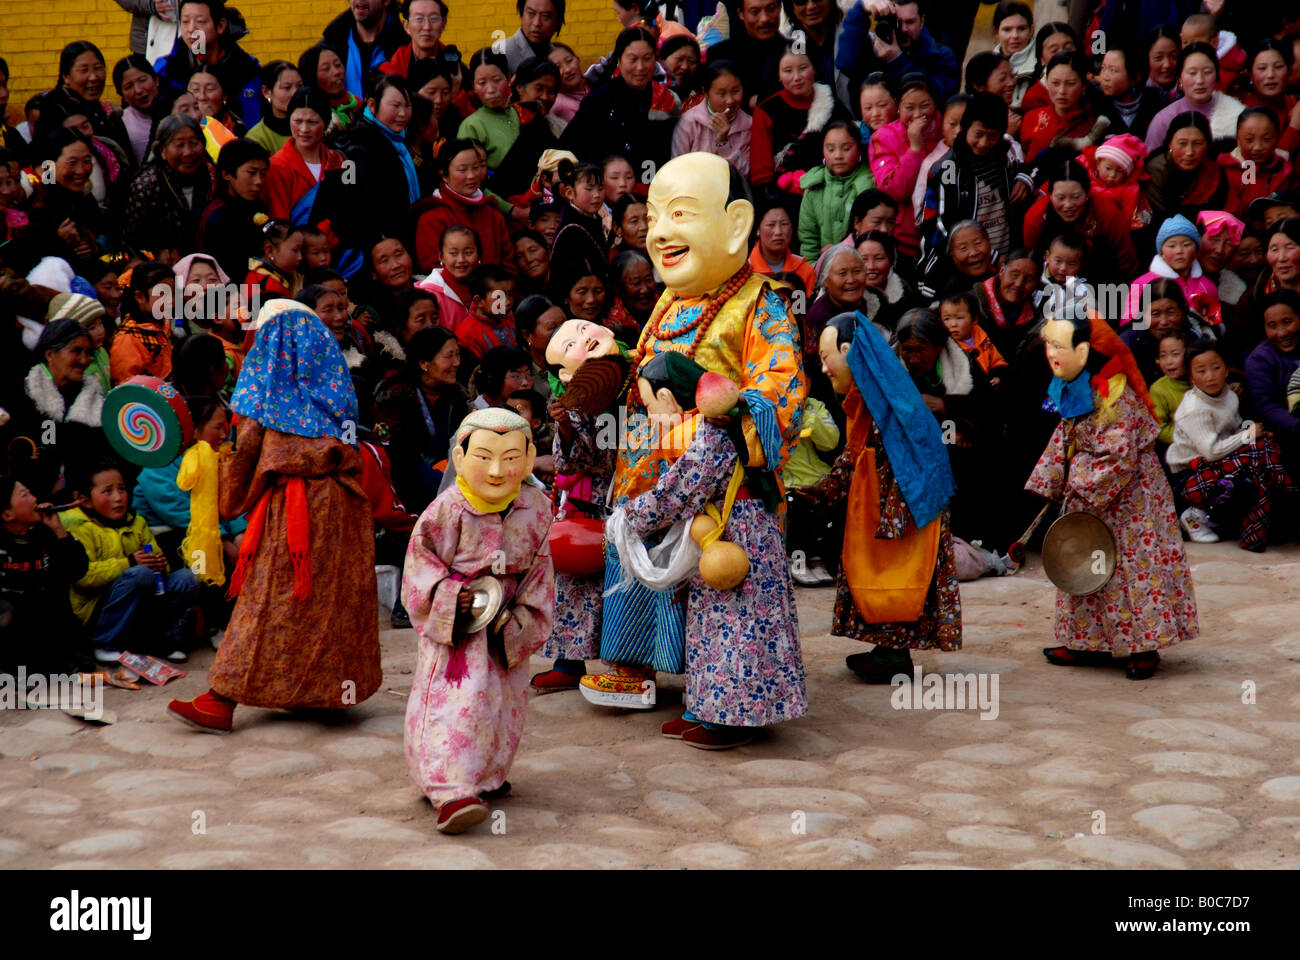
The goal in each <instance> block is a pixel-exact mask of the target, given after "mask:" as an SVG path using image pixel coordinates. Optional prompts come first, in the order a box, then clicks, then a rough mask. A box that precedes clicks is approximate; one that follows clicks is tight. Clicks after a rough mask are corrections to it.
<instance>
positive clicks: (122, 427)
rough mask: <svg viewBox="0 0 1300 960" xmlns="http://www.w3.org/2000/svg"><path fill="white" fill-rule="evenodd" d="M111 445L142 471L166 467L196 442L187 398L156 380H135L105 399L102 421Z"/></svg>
mask: <svg viewBox="0 0 1300 960" xmlns="http://www.w3.org/2000/svg"><path fill="white" fill-rule="evenodd" d="M101 423H102V424H103V427H104V434H105V436H107V437H108V442H109V444H110V445H111V446H112V447H113V449H114V450H116V451H117V452H118V453H119V454H121V455H122V456H123V457H125V458H126V459H127V460H129V461H130V462H131V463H134V464H136V465H137V466H140V467H164V466H166V465H167V464H169V463H171V462H172V461H173V460H175V459H176V457H177V455H178V454H179V453H180V452H181V451H182V450H184V449H185V448H186V447H188V446H189V445H190V442H191V441H192V440H193V439H194V424H193V423H192V422H191V420H190V411H189V408H188V407H187V406H186V405H185V400H184V398H183V397H182V396H181V395H180V394H179V393H178V392H177V391H176V388H175V387H173V386H172V385H171V384H170V383H167V382H166V381H164V380H159V379H158V378H157V377H146V376H139V377H132V378H131V379H130V380H126V381H123V382H122V383H120V384H118V385H117V386H116V387H114V388H113V389H112V390H110V391H109V393H108V396H107V397H106V398H105V399H104V414H103V417H102V419H101Z"/></svg>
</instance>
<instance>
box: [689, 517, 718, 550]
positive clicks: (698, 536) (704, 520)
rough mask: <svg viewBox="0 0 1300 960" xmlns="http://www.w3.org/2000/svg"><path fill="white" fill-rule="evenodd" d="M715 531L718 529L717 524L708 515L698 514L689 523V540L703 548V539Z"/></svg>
mask: <svg viewBox="0 0 1300 960" xmlns="http://www.w3.org/2000/svg"><path fill="white" fill-rule="evenodd" d="M716 529H718V522H717V521H716V520H714V519H713V518H712V517H710V516H709V515H708V514H705V513H701V514H698V515H697V516H696V517H695V519H694V520H692V521H691V539H692V540H694V541H695V542H696V543H697V544H699V545H700V546H701V547H703V546H704V538H705V537H707V536H708V535H709V534H710V533H712V532H713V531H714V530H716Z"/></svg>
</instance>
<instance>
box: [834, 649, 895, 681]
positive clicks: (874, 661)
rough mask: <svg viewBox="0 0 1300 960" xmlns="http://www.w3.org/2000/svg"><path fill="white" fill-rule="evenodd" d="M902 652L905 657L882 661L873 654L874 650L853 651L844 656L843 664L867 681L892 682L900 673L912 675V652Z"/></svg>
mask: <svg viewBox="0 0 1300 960" xmlns="http://www.w3.org/2000/svg"><path fill="white" fill-rule="evenodd" d="M877 649H879V648H877ZM904 653H906V654H907V657H906V659H902V660H892V661H882V660H881V658H879V657H877V656H876V655H875V650H873V651H871V653H855V654H852V655H850V656H848V657H845V658H844V665H845V666H847V667H848V668H849V669H850V670H852V671H853V672H854V673H856V674H857V675H858V676H859V677H861V678H862V679H863V680H865V681H867V683H879V684H886V683H892V682H893V680H894V677H896V676H897V675H898V674H900V673H902V674H906V675H907V676H911V675H912V654H911V652H910V651H904Z"/></svg>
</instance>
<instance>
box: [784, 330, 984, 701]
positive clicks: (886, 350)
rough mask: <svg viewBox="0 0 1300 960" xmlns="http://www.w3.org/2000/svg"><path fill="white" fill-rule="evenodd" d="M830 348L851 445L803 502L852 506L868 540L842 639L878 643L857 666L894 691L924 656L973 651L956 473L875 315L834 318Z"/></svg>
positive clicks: (855, 563)
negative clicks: (871, 318)
mask: <svg viewBox="0 0 1300 960" xmlns="http://www.w3.org/2000/svg"><path fill="white" fill-rule="evenodd" d="M941 326H942V325H941ZM945 332H946V331H945ZM818 351H819V353H820V355H821V364H822V369H823V371H824V372H825V374H826V376H827V377H828V378H829V379H830V382H831V383H832V384H833V385H834V388H835V392H836V393H837V394H839V395H841V396H843V397H844V411H845V414H846V415H847V429H846V431H845V437H846V445H845V448H844V452H843V453H841V454H840V456H839V458H838V459H837V460H836V461H835V465H834V467H832V468H831V472H830V473H829V474H827V475H826V476H825V477H824V478H823V479H822V480H821V481H820V482H819V483H818V484H817V485H816V486H814V487H803V488H800V489H799V491H798V492H796V493H795V496H796V497H797V498H799V499H801V500H803V501H805V502H806V503H807V504H808V505H809V506H810V507H811V508H813V509H816V510H818V511H820V512H822V513H826V512H829V511H830V510H831V509H832V508H834V507H835V506H836V505H837V504H839V503H840V502H841V501H847V504H848V513H847V517H846V528H847V529H851V530H858V531H863V532H864V533H863V535H862V536H858V537H845V538H844V548H843V555H842V558H841V559H842V562H841V564H840V570H839V574H838V576H837V577H836V585H835V614H834V619H833V620H832V623H831V631H830V632H831V633H832V634H835V635H836V636H842V637H850V638H852V639H854V640H860V641H863V642H865V643H874V644H875V645H876V646H875V649H873V650H872V651H871V652H870V653H856V654H853V655H851V656H849V657H848V658H847V660H846V664H847V666H848V668H849V669H850V670H852V671H853V672H854V673H856V674H857V675H858V676H859V677H861V678H862V679H864V680H866V681H867V682H868V683H889V682H890V680H891V678H892V677H893V676H894V674H896V673H909V674H910V673H911V670H912V657H911V651H912V650H913V649H920V650H932V649H939V650H946V651H951V650H960V649H961V596H960V594H959V593H958V589H957V566H956V561H955V559H954V556H953V549H952V533H951V529H950V523H949V516H948V500H949V498H950V497H951V496H952V492H953V479H952V471H951V468H950V467H949V463H948V454H947V451H946V450H945V448H944V442H943V435H942V433H941V431H940V428H939V426H938V424H936V423H935V419H934V417H933V416H932V415H931V414H930V412H929V411H928V410H927V409H926V406H925V404H924V403H923V402H922V399H921V396H920V394H919V393H918V392H917V389H916V387H915V385H914V384H913V382H912V380H911V378H910V377H908V375H907V373H906V371H905V370H904V369H903V367H902V365H901V364H900V363H899V362H898V359H897V357H896V356H895V355H894V353H893V351H892V350H891V349H890V347H889V344H888V342H887V341H886V340H885V338H884V337H883V336H882V335H881V334H880V332H879V331H878V330H877V329H876V328H875V326H874V325H873V324H871V323H868V322H867V319H866V317H864V316H863V315H862V314H860V313H858V314H853V313H844V314H840V315H839V316H836V317H833V318H832V319H831V320H830V322H829V323H828V324H827V325H826V329H825V330H824V331H823V332H822V334H821V338H820V340H819V342H818Z"/></svg>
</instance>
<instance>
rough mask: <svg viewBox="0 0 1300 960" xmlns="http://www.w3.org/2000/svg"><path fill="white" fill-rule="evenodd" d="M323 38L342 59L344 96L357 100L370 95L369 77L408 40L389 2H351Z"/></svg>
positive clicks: (364, 0)
mask: <svg viewBox="0 0 1300 960" xmlns="http://www.w3.org/2000/svg"><path fill="white" fill-rule="evenodd" d="M323 37H324V38H325V40H327V41H328V42H329V43H331V44H333V46H334V49H336V50H338V51H339V53H340V55H341V56H342V57H343V66H344V67H345V68H346V70H347V80H346V85H347V88H348V93H351V94H352V95H354V96H356V97H358V98H359V99H361V100H365V99H366V98H367V97H368V96H370V75H371V74H372V73H374V71H375V70H377V69H379V67H380V66H382V65H383V64H384V63H387V62H388V60H389V59H391V58H392V56H393V54H395V53H397V51H398V50H399V49H401V48H402V47H404V46H406V44H407V43H408V42H409V39H410V38H408V37H407V35H406V31H405V30H403V29H402V20H401V18H400V17H399V16H398V15H397V10H396V7H395V4H393V3H391V0H351V3H350V5H349V6H348V9H346V10H344V11H343V12H342V13H340V14H339V15H338V16H337V17H335V18H334V19H333V20H331V21H330V23H329V26H327V27H326V28H325V32H324V34H323Z"/></svg>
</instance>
